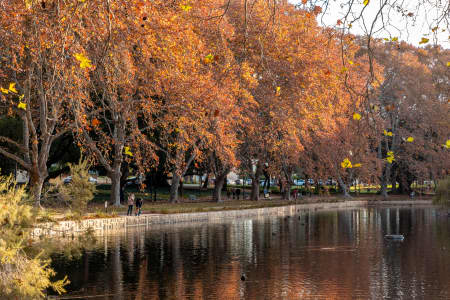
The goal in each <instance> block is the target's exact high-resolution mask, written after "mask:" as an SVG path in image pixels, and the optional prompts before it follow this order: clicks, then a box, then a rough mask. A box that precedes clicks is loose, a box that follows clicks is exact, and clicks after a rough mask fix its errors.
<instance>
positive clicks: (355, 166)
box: [353, 163, 361, 168]
mask: <svg viewBox="0 0 450 300" xmlns="http://www.w3.org/2000/svg"><path fill="white" fill-rule="evenodd" d="M353 168H361V164H360V163H357V164H354V165H353Z"/></svg>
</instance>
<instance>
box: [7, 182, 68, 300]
mask: <svg viewBox="0 0 450 300" xmlns="http://www.w3.org/2000/svg"><path fill="white" fill-rule="evenodd" d="M26 200H27V197H26V193H25V187H23V186H22V187H18V186H17V185H16V182H15V181H14V180H13V178H12V177H11V176H9V177H2V176H0V208H1V209H0V299H24V300H25V299H41V298H44V296H45V295H44V293H43V291H44V290H45V289H47V288H49V287H52V288H53V289H54V290H56V291H57V292H60V293H61V292H64V285H66V284H67V283H68V281H67V279H66V278H65V279H63V280H60V281H57V282H52V280H51V277H53V276H54V275H55V272H54V271H53V269H52V268H50V267H49V265H48V263H49V260H47V259H45V258H44V257H45V256H44V255H43V254H44V253H43V251H44V250H43V249H42V248H41V247H36V245H35V243H36V240H35V239H33V238H32V236H31V230H32V228H33V225H34V222H35V215H36V214H35V213H33V208H32V207H31V206H29V205H28V204H26Z"/></svg>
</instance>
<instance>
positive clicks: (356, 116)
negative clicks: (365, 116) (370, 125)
mask: <svg viewBox="0 0 450 300" xmlns="http://www.w3.org/2000/svg"><path fill="white" fill-rule="evenodd" d="M353 120H357V121H359V120H361V115H360V114H359V113H354V114H353Z"/></svg>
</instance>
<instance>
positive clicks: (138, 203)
mask: <svg viewBox="0 0 450 300" xmlns="http://www.w3.org/2000/svg"><path fill="white" fill-rule="evenodd" d="M142 204H144V200H143V199H142V198H137V199H136V216H140V215H141V208H142Z"/></svg>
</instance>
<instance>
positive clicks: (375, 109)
mask: <svg viewBox="0 0 450 300" xmlns="http://www.w3.org/2000/svg"><path fill="white" fill-rule="evenodd" d="M370 108H371V109H372V110H373V111H374V112H377V111H378V109H379V107H378V105H376V104H370Z"/></svg>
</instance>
